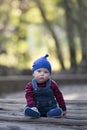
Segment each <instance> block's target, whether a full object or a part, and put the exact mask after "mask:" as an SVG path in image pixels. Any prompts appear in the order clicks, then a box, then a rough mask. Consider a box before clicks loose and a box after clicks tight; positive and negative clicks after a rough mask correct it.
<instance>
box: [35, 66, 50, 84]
mask: <svg viewBox="0 0 87 130" xmlns="http://www.w3.org/2000/svg"><path fill="white" fill-rule="evenodd" d="M33 76H34V78H35V79H36V80H37V82H38V83H44V82H46V81H47V80H48V79H49V77H50V72H49V70H48V69H46V68H39V69H37V70H35V71H34V73H33Z"/></svg>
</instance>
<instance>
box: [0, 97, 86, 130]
mask: <svg viewBox="0 0 87 130" xmlns="http://www.w3.org/2000/svg"><path fill="white" fill-rule="evenodd" d="M66 104H67V115H66V116H65V117H62V118H42V117H41V118H38V119H33V118H30V117H25V116H24V114H23V108H24V106H25V102H24V101H20V100H17V99H0V130H44V129H46V130H53V129H54V130H87V100H66Z"/></svg>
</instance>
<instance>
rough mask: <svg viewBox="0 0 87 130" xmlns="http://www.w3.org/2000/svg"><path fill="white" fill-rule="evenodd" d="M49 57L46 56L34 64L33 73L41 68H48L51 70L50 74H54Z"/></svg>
mask: <svg viewBox="0 0 87 130" xmlns="http://www.w3.org/2000/svg"><path fill="white" fill-rule="evenodd" d="M48 56H49V55H48V54H46V55H45V56H43V57H41V58H39V59H37V60H36V61H35V62H34V63H33V66H32V72H34V71H35V70H37V69H39V68H46V69H48V70H49V72H50V74H51V72H52V69H51V64H50V62H49V61H48V60H47V57H48Z"/></svg>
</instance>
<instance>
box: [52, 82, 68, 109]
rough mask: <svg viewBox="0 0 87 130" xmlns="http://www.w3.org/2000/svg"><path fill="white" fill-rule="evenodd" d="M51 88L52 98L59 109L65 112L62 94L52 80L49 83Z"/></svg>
mask: <svg viewBox="0 0 87 130" xmlns="http://www.w3.org/2000/svg"><path fill="white" fill-rule="evenodd" d="M51 87H52V90H53V93H54V96H55V98H56V100H57V103H58V105H59V107H60V108H62V110H63V111H66V104H65V101H64V98H63V95H62V92H61V91H60V89H59V87H58V85H57V83H56V82H55V81H53V80H52V81H51Z"/></svg>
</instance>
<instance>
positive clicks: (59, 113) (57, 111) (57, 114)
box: [47, 107, 63, 117]
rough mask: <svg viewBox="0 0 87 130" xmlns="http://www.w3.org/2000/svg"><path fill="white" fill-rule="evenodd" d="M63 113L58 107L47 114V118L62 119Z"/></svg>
mask: <svg viewBox="0 0 87 130" xmlns="http://www.w3.org/2000/svg"><path fill="white" fill-rule="evenodd" d="M62 115H63V111H62V109H61V108H59V107H56V108H54V109H51V110H50V111H48V112H47V117H62Z"/></svg>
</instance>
